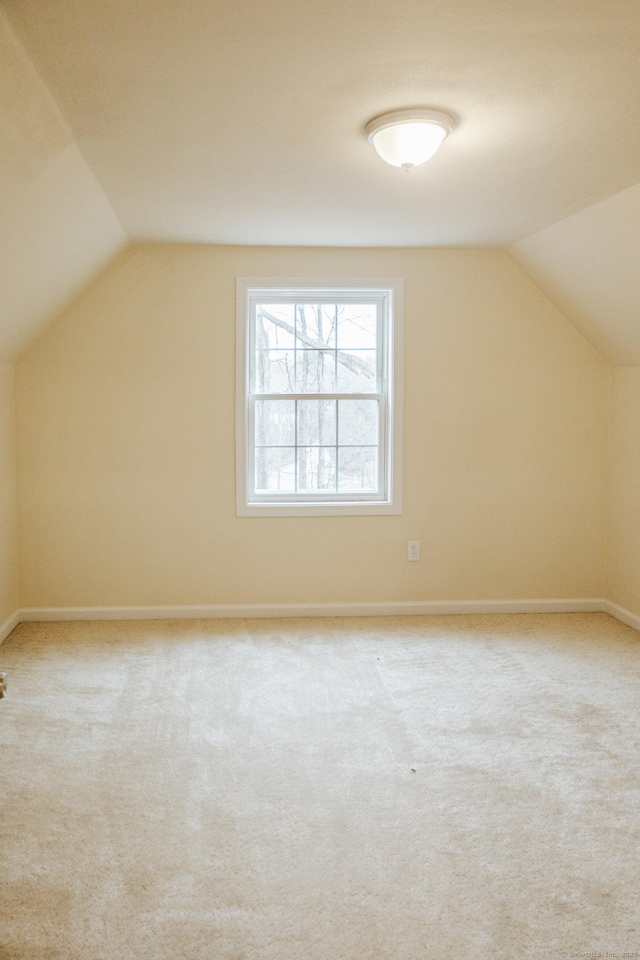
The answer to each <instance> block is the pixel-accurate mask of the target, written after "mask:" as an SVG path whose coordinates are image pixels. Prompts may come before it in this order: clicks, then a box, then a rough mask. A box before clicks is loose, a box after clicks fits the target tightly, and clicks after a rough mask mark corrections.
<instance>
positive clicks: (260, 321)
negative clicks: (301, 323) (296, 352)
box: [256, 303, 295, 350]
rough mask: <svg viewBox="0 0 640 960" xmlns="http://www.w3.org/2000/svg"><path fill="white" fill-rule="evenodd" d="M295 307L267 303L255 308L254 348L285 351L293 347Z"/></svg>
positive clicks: (285, 304)
mask: <svg viewBox="0 0 640 960" xmlns="http://www.w3.org/2000/svg"><path fill="white" fill-rule="evenodd" d="M294 331H295V306H294V305H293V304H292V303H282V304H280V303H269V304H258V305H257V306H256V347H257V348H258V349H259V350H265V349H270V350H286V349H288V348H291V347H293V346H294V341H295V336H294Z"/></svg>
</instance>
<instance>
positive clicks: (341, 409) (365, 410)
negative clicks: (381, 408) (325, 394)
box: [338, 400, 378, 445]
mask: <svg viewBox="0 0 640 960" xmlns="http://www.w3.org/2000/svg"><path fill="white" fill-rule="evenodd" d="M338 416H339V420H338V422H339V427H338V443H340V444H354V445H359V444H369V443H373V444H377V443H378V401H377V400H339V401H338Z"/></svg>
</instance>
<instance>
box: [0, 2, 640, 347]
mask: <svg viewBox="0 0 640 960" xmlns="http://www.w3.org/2000/svg"><path fill="white" fill-rule="evenodd" d="M2 10H4V11H5V14H6V16H7V18H8V21H9V23H10V25H11V29H9V27H8V25H7V22H6V21H5V20H4V19H3V18H2V17H0V39H1V42H2V51H1V52H2V54H3V56H2V60H1V65H0V112H1V113H2V116H1V117H0V155H1V154H4V160H0V173H6V174H7V176H6V177H5V182H6V184H7V185H8V194H9V196H5V195H4V193H3V191H2V188H0V204H2V207H0V214H1V215H2V221H3V222H2V223H1V224H0V244H1V246H2V250H3V255H2V258H0V260H1V261H2V262H0V280H2V281H4V282H5V283H7V284H8V285H9V287H10V288H11V290H12V291H13V294H15V295H13V296H12V297H10V298H9V309H8V310H7V307H6V306H4V305H3V307H2V310H3V315H2V317H1V320H2V332H3V333H4V332H5V328H7V329H8V328H9V327H10V328H11V330H12V331H13V333H12V336H11V337H9V338H8V339H7V338H6V337H5V338H4V341H5V342H4V346H5V348H6V353H7V355H11V354H12V351H13V353H15V351H16V350H18V349H19V346H20V344H22V343H23V342H26V339H28V337H29V336H31V335H33V332H34V331H35V330H36V328H37V325H38V323H41V322H42V319H40V320H38V319H37V317H38V316H40V317H41V318H42V316H43V315H44V312H46V311H45V307H47V308H48V309H49V315H50V312H51V309H54V308H58V307H59V306H60V305H61V304H62V302H63V300H64V299H65V297H68V296H69V295H71V294H72V293H73V292H74V291H75V289H76V288H77V287H78V285H79V284H80V282H81V281H82V282H84V281H86V279H87V277H88V276H89V275H90V273H91V272H92V271H95V270H96V269H98V268H99V267H100V266H102V265H103V264H104V262H105V260H106V259H108V258H109V257H110V256H112V255H113V253H114V252H115V251H117V250H118V249H119V248H120V247H121V246H122V245H123V244H124V243H126V242H127V241H136V240H154V241H163V240H169V241H188V242H194V241H195V242H212V243H251V244H281V243H282V244H310V245H376V246H396V245H402V246H422V245H438V246H444V245H451V244H458V245H467V246H469V245H479V244H484V245H492V246H505V245H508V244H510V243H512V242H514V241H518V240H520V239H521V238H525V237H529V236H531V235H532V234H536V235H537V237H538V240H537V241H536V242H532V244H531V245H530V246H529V247H526V246H520V245H518V244H516V245H515V246H513V247H511V248H510V249H511V251H512V252H513V254H514V256H516V258H518V259H520V261H521V262H522V263H524V264H525V266H526V267H527V269H529V270H530V271H531V272H532V274H535V272H536V271H537V274H538V279H539V280H540V279H541V280H543V281H544V280H545V277H546V279H547V281H549V280H553V276H552V274H553V273H554V270H553V265H552V266H551V268H550V267H549V264H548V263H547V261H549V260H550V259H551V260H552V259H553V257H552V256H551V254H550V251H551V250H552V247H553V244H554V242H555V234H554V235H553V237H551V236H550V235H549V236H546V235H545V229H546V228H548V227H550V225H553V224H556V223H558V222H559V221H565V223H567V224H569V225H570V224H571V222H572V217H573V215H575V214H576V213H577V212H578V211H582V210H584V209H585V208H587V207H590V206H592V205H594V204H597V203H599V202H601V201H603V200H605V199H606V198H610V197H612V196H613V195H615V194H619V193H621V192H622V191H627V192H628V188H630V187H632V186H633V185H635V184H638V183H640V149H639V147H640V136H639V134H640V55H639V50H640V7H639V5H638V0H608V2H606V3H603V2H602V0H563V2H562V3H558V0H518V2H514V0H484V2H478V0H420V2H417V0H394V2H393V3H390V2H388V0H385V2H383V0H305V3H304V4H300V3H295V4H294V3H292V2H290V0H271V2H265V0H215V2H204V0H181V2H180V3H175V0H143V2H138V3H132V2H131V0H126V2H125V0H111V2H109V3H107V2H86V0H4V3H3V6H2ZM16 38H17V39H18V40H19V43H16ZM5 54H6V56H5ZM407 106H430V107H436V108H440V109H444V110H446V111H448V112H450V113H452V114H454V115H455V116H456V117H457V119H458V127H457V129H456V130H455V131H454V132H453V133H452V134H451V136H450V137H449V138H448V139H447V140H446V141H445V143H444V144H443V146H442V148H441V150H440V152H439V153H438V154H437V155H436V157H435V158H434V159H433V160H432V161H430V162H429V163H428V164H427V165H425V166H424V167H421V168H419V169H418V170H415V171H413V172H412V173H411V174H408V175H407V174H404V173H403V172H401V171H398V170H396V169H394V168H391V167H388V166H387V165H386V164H384V163H383V162H382V161H381V160H380V159H379V158H378V157H377V156H376V154H375V153H374V151H373V150H372V148H371V147H370V146H369V144H368V143H367V140H366V138H365V136H364V133H363V126H364V124H365V123H366V122H367V120H369V119H370V118H371V117H372V116H374V115H376V114H378V113H380V112H382V111H385V110H391V109H398V108H402V107H407ZM2 166H4V167H6V168H7V169H6V170H2V169H1V167H2ZM623 195H624V194H623ZM632 199H633V202H634V204H638V203H640V198H638V197H637V195H633V197H632ZM635 209H636V210H638V209H640V207H638V206H636V208H635ZM581 230H582V225H580V229H579V230H578V233H576V232H575V231H572V229H571V227H570V226H569V228H568V231H567V230H565V234H564V236H563V240H562V242H561V246H562V248H563V249H564V248H565V247H566V245H569V246H571V243H572V240H576V239H577V238H578V234H579V233H580V231H581ZM621 233H624V238H622V236H621ZM611 239H612V242H613V243H614V244H616V243H620V242H623V241H624V243H625V244H626V243H627V242H628V239H629V231H622V232H621V231H617V232H616V230H613V231H611ZM583 246H584V245H583ZM41 248H42V249H41ZM44 248H47V249H44ZM34 251H35V252H34ZM592 252H593V251H592ZM578 253H580V251H579V250H578ZM576 257H577V255H576ZM570 259H571V258H570V257H568V258H567V260H570ZM623 259H624V258H623ZM626 260H633V253H630V254H629V256H627V257H626ZM545 263H546V264H547V265H546V267H545V266H544V264H545ZM541 264H542V266H541ZM568 266H569V264H567V267H568ZM40 268H42V273H43V275H44V276H46V278H47V283H44V282H42V283H41V282H40V281H39V279H37V280H36V282H35V284H34V282H33V279H32V282H31V286H30V288H29V286H28V285H26V284H25V280H26V276H27V273H28V274H29V275H30V276H31V277H32V278H33V275H34V273H35V274H37V277H38V278H39V277H40V275H41V271H40ZM579 272H580V271H579V268H577V269H575V270H574V271H573V274H572V275H574V276H576V275H577V274H579ZM636 272H637V271H636ZM625 275H626V274H625ZM622 280H624V276H622ZM25 286H26V287H27V289H24V290H23V288H24V287H25ZM40 288H41V289H40ZM56 290H58V293H57V294H56V296H52V291H54V292H55V291H56ZM548 290H549V292H550V293H551V295H552V296H555V297H560V299H562V297H563V294H562V288H561V284H559V283H558V282H555V286H554V283H551V284H550V285H548ZM14 301H15V302H14ZM45 301H46V302H45ZM635 303H636V306H640V296H636V301H635ZM564 306H565V308H566V309H567V311H568V313H569V315H570V317H571V319H573V320H574V322H575V323H576V324H577V325H578V326H579V327H580V329H582V330H583V332H584V333H585V335H587V336H591V337H592V339H594V342H596V343H597V345H598V346H600V348H601V349H604V350H605V351H610V355H611V356H614V355H615V357H616V358H618V359H619V357H620V356H622V357H623V362H630V357H631V354H629V353H628V352H627V348H629V349H630V348H631V347H633V349H635V341H633V342H632V340H630V339H629V337H628V331H627V334H625V333H624V329H623V328H625V327H628V326H629V316H631V325H632V326H633V304H627V305H626V307H625V310H626V314H625V319H624V321H622V320H621V321H620V324H621V326H620V329H622V330H623V334H622V340H620V336H619V335H618V333H616V334H615V335H612V337H608V336H607V334H606V333H605V334H604V335H602V336H600V338H599V339H598V337H597V336H596V337H595V338H594V337H593V333H592V332H590V331H591V327H590V323H591V321H589V320H585V316H584V311H583V310H582V308H581V307H580V305H579V304H576V303H573V301H571V298H570V297H568V296H564ZM619 306H620V305H619V304H617V305H616V304H614V305H613V307H612V311H611V313H612V314H613V313H615V311H616V310H617V309H618V308H619ZM629 307H630V308H631V309H630V310H629V309H628V308H629ZM572 310H573V313H571V311H572ZM635 316H636V317H637V316H638V313H637V310H636V313H635ZM617 322H618V321H617V319H616V316H613V315H610V316H607V317H600V319H599V320H596V321H595V325H596V326H598V324H600V325H602V324H603V323H604V325H605V326H606V324H613V325H616V323H617ZM581 324H582V326H581ZM636 326H637V324H636ZM2 340H3V337H2V336H0V346H2V342H1V341H2ZM609 340H611V343H609ZM614 342H615V347H613V344H614ZM634 356H635V354H634ZM633 362H640V353H639V354H638V359H637V360H633Z"/></svg>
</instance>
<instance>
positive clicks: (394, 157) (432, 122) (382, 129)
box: [364, 110, 455, 172]
mask: <svg viewBox="0 0 640 960" xmlns="http://www.w3.org/2000/svg"><path fill="white" fill-rule="evenodd" d="M454 126H455V123H454V120H453V118H452V117H450V116H449V115H448V114H446V113H440V112H439V111H437V110H396V111H395V113H385V114H382V116H380V117H375V118H374V119H373V120H370V121H369V123H368V124H367V125H366V127H365V128H364V132H365V133H366V135H367V137H368V138H369V142H370V143H372V144H373V146H374V147H375V149H376V151H377V153H378V154H379V156H381V157H382V159H383V160H386V161H387V163H390V164H391V165H392V166H394V167H402V169H403V170H406V171H407V172H409V170H413V168H414V167H417V166H419V165H420V164H421V163H426V161H427V160H430V159H431V157H432V156H433V155H434V153H435V152H436V150H437V149H438V147H439V146H440V144H441V143H442V141H443V140H444V138H445V137H446V136H448V134H450V133H451V131H452V130H453V128H454Z"/></svg>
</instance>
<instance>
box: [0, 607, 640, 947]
mask: <svg viewBox="0 0 640 960" xmlns="http://www.w3.org/2000/svg"><path fill="white" fill-rule="evenodd" d="M0 667H1V668H2V669H5V670H6V671H7V672H8V675H9V691H8V697H7V698H6V699H5V700H3V701H0V749H1V757H2V771H1V781H2V802H1V831H2V839H1V846H0V879H1V893H0V957H1V958H2V960H36V958H37V960H218V958H220V960H448V958H452V960H501V958H505V960H525V958H533V957H535V958H538V957H545V958H546V957H549V958H562V957H571V956H574V957H577V956H587V955H588V956H595V955H597V952H599V953H601V954H602V955H603V956H604V954H605V952H606V951H608V952H609V953H610V954H611V955H614V956H623V954H624V953H625V952H626V953H627V955H638V954H640V916H639V912H640V907H639V904H640V851H639V843H638V841H639V838H640V820H639V818H640V779H639V776H638V764H639V756H640V711H639V706H640V635H639V634H638V633H636V632H634V631H633V630H631V629H630V628H628V627H625V626H623V625H622V624H620V623H617V622H616V621H615V620H613V619H611V618H609V617H607V616H606V615H604V614H586V615H578V614H568V615H538V616H474V617H471V616H469V617H431V618H395V619H389V618H380V619H362V620H349V619H345V620H338V619H332V620H296V621H291V620H289V621H285V620H279V621H274V620H271V621H266V620H263V621H206V622H205V621H192V622H185V621H181V622H180V621H174V622H158V621H156V622H142V623H140V622H139V623H74V624H22V625H21V626H19V627H18V628H17V629H16V630H15V631H14V633H13V634H12V636H11V637H10V638H9V639H8V640H7V641H6V642H5V644H4V645H3V646H2V647H0Z"/></svg>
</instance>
